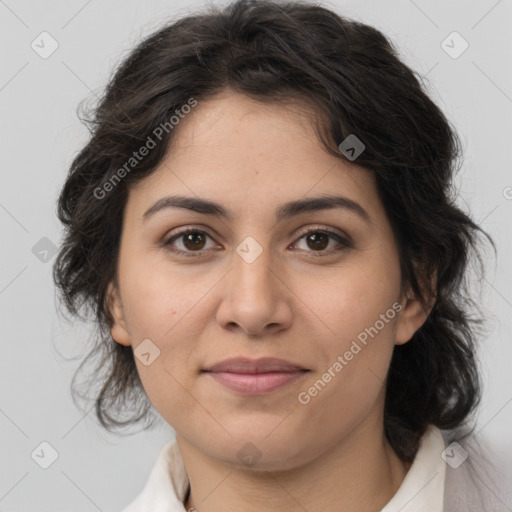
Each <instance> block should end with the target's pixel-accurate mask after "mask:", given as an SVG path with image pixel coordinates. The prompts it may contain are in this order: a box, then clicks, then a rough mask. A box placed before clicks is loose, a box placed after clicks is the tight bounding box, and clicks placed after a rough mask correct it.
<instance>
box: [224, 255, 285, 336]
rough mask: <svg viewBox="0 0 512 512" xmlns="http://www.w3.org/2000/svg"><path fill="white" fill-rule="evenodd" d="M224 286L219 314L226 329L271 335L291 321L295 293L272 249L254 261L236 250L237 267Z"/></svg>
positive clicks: (235, 261)
mask: <svg viewBox="0 0 512 512" xmlns="http://www.w3.org/2000/svg"><path fill="white" fill-rule="evenodd" d="M221 286H222V289H221V294H222V295H221V303H220V305H219V308H218V309H217V314H216V316H217V322H218V323H219V325H221V326H222V327H223V328H224V329H227V330H230V331H235V330H236V329H241V330H243V331H244V333H245V334H248V335H252V336H268V335H269V334H275V333H277V332H279V331H281V330H283V329H287V328H288V327H289V326H290V325H291V322H292V297H293V294H292V292H291V291H290V289H289V288H288V287H287V286H286V279H285V276H284V275H283V271H282V270H279V268H277V266H276V265H275V264H273V262H272V261H271V259H270V258H269V251H268V250H266V249H265V250H263V252H262V253H261V254H260V255H259V256H258V257H257V258H256V259H255V260H254V261H252V262H250V263H249V262H248V261H246V260H245V259H244V258H242V257H241V256H239V255H238V253H235V254H234V257H233V267H232V269H231V271H230V272H229V273H228V275H227V276H226V277H225V279H223V280H222V285H221Z"/></svg>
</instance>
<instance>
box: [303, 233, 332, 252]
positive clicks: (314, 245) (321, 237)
mask: <svg viewBox="0 0 512 512" xmlns="http://www.w3.org/2000/svg"><path fill="white" fill-rule="evenodd" d="M306 240H307V243H308V247H310V248H311V249H315V250H318V249H325V248H326V247H327V246H328V245H329V236H328V235H326V234H325V233H322V232H321V231H315V232H313V233H310V234H309V235H307V236H306Z"/></svg>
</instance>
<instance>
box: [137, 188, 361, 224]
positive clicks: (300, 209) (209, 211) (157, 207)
mask: <svg viewBox="0 0 512 512" xmlns="http://www.w3.org/2000/svg"><path fill="white" fill-rule="evenodd" d="M166 208H184V209H186V210H191V211H193V212H197V213H202V214H204V215H212V216H215V217H219V218H222V219H225V220H228V221H229V220H233V218H234V215H233V214H232V213H231V212H229V211H228V210H226V209H225V208H224V207H223V206H222V205H220V204H219V203H215V202H213V201H209V200H207V199H200V198H196V197H187V196H168V197H163V198H162V199H159V200H158V201H157V202H156V203H155V204H154V205H153V206H151V207H150V208H149V209H148V210H147V211H146V212H145V213H144V215H143V216H142V217H143V221H145V220H147V219H148V218H149V217H151V216H153V215H154V214H155V213H157V212H159V211H161V210H163V209H166ZM334 208H343V209H345V210H347V211H349V212H352V213H355V214H357V215H358V216H360V217H361V218H362V219H363V220H365V221H366V222H367V223H369V224H370V223H371V219H370V215H369V214H368V212H367V211H366V210H365V209H364V208H363V207H362V206H361V205H360V204H359V203H357V202H355V201H353V200H352V199H349V198H348V197H343V196H333V195H325V196H319V197H308V198H304V199H297V200H295V201H289V202H287V203H284V204H282V205H281V206H280V207H279V208H277V209H276V212H275V217H276V220H277V221H281V220H283V219H286V218H290V217H293V216H295V215H299V214H301V213H307V212H317V211H322V210H332V209H334Z"/></svg>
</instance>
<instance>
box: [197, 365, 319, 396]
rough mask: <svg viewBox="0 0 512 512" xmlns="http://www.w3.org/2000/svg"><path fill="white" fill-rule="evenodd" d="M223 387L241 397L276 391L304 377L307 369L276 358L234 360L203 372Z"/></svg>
mask: <svg viewBox="0 0 512 512" xmlns="http://www.w3.org/2000/svg"><path fill="white" fill-rule="evenodd" d="M203 371H204V372H206V373H207V374H208V375H210V376H211V377H212V378H213V379H214V380H215V381H217V382H219V383H220V384H222V385H223V386H224V387H227V388H229V389H231V390H232V391H236V392H238V393H242V394H249V395H261V394H265V393H270V392H272V391H276V390H278V389H280V388H282V387H284V386H287V385H289V384H291V383H292V382H294V381H295V380H297V379H300V378H301V377H303V376H304V375H305V374H306V373H307V372H309V370H308V369H306V368H303V367H301V366H299V365H297V364H294V363H291V362H289V361H285V360H283V359H276V358H262V359H247V358H234V359H227V360H225V361H221V362H220V363H217V364H214V365H213V366H211V367H209V368H208V369H205V370H203Z"/></svg>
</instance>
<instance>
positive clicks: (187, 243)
mask: <svg viewBox="0 0 512 512" xmlns="http://www.w3.org/2000/svg"><path fill="white" fill-rule="evenodd" d="M208 238H210V239H212V238H211V236H210V235H209V234H208V233H206V232H205V231H202V230H200V229H190V228H189V229H186V230H183V231H181V232H179V233H176V234H175V235H173V236H172V237H171V238H169V239H167V240H166V241H164V242H163V246H164V247H165V248H166V249H168V250H170V251H172V252H175V253H178V254H183V255H185V256H194V253H201V252H203V251H206V250H208V247H206V245H207V240H208ZM176 246H177V247H176Z"/></svg>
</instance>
